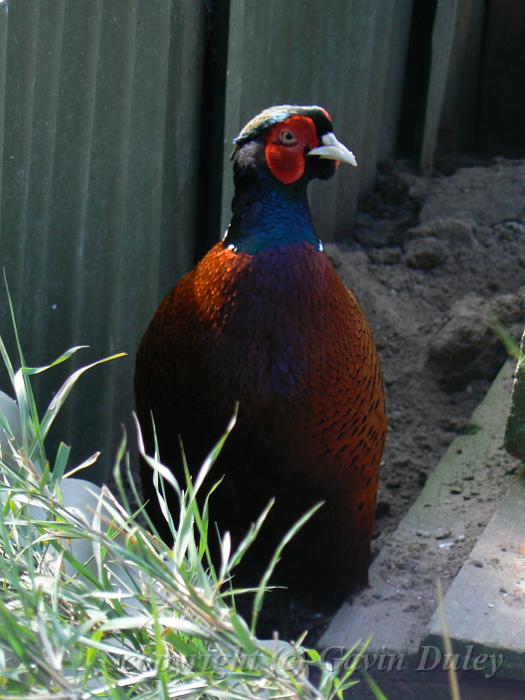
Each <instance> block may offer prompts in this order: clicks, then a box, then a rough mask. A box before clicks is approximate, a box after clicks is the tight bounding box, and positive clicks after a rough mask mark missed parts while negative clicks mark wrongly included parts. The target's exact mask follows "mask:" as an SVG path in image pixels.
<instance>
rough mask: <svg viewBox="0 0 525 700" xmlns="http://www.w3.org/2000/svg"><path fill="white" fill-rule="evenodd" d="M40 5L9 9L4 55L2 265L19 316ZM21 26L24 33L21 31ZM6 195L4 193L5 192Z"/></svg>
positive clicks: (34, 4) (22, 286) (15, 5)
mask: <svg viewBox="0 0 525 700" xmlns="http://www.w3.org/2000/svg"><path fill="white" fill-rule="evenodd" d="M38 15H39V6H38V4H37V3H32V4H31V5H29V6H28V8H27V10H26V8H25V7H23V6H22V5H21V4H13V5H11V7H10V13H9V17H10V19H9V24H10V31H9V34H8V47H7V51H8V55H7V76H6V90H7V95H8V99H7V100H6V112H5V120H6V121H5V132H6V135H7V137H8V139H9V141H10V144H11V146H12V148H11V151H12V152H10V153H9V154H8V156H7V160H6V161H4V167H5V170H4V176H5V177H6V181H5V182H4V187H7V192H8V198H9V199H10V200H11V207H10V220H9V229H10V230H9V235H8V236H6V238H5V239H4V241H3V244H2V252H3V259H4V264H6V267H8V271H7V276H8V282H9V285H10V289H11V294H12V297H13V303H14V305H15V309H17V311H18V314H17V315H18V316H19V317H20V316H21V315H22V314H21V313H20V307H21V298H22V293H23V288H24V284H23V280H22V273H23V251H24V248H25V237H26V230H25V228H26V219H27V211H26V210H27V199H28V185H29V165H30V161H31V135H32V121H33V95H34V84H35V60H36V45H35V42H34V41H33V37H34V36H35V35H36V32H37V26H38ZM22 26H24V28H25V30H26V31H21V29H22ZM4 193H5V190H4Z"/></svg>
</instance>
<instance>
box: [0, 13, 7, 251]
mask: <svg viewBox="0 0 525 700" xmlns="http://www.w3.org/2000/svg"><path fill="white" fill-rule="evenodd" d="M8 17H9V15H8V11H7V5H6V4H4V5H0V246H1V244H2V213H3V196H2V194H3V182H4V179H3V174H4V146H5V110H6V104H7V99H6V78H7V30H8Z"/></svg>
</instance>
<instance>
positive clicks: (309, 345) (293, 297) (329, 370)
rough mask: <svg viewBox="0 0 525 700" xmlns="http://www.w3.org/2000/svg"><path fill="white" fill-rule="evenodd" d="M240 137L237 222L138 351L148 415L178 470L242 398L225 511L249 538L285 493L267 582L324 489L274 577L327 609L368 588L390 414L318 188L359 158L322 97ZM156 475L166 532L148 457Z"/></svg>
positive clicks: (266, 529)
mask: <svg viewBox="0 0 525 700" xmlns="http://www.w3.org/2000/svg"><path fill="white" fill-rule="evenodd" d="M234 143H235V148H234V151H233V154H232V156H231V159H232V161H233V169H234V181H235V195H234V198H233V202H232V212H233V216H232V220H231V224H230V226H229V228H228V230H227V231H226V234H225V236H224V238H223V240H222V241H221V242H220V243H217V244H216V245H215V246H214V247H213V248H212V249H211V250H210V251H209V253H208V254H207V255H206V256H205V257H204V258H203V259H202V260H201V261H200V262H199V263H198V264H197V266H196V267H195V268H194V269H193V270H192V271H191V272H190V273H188V274H187V275H186V276H185V277H183V278H182V279H181V280H180V281H179V283H178V284H177V285H176V286H175V287H174V289H173V290H172V291H171V292H170V293H169V294H168V296H167V297H166V299H165V300H164V302H163V303H162V304H161V306H160V308H159V309H158V311H157V312H156V314H155V316H154V317H153V320H152V321H151V323H150V325H149V328H148V329H147V331H146V333H145V335H144V338H143V339H142V342H141V345H140V348H139V350H138V354H137V362H136V373H135V393H136V404H137V411H138V416H139V421H140V423H141V426H142V429H143V431H144V434H145V438H146V445H147V447H148V448H149V449H150V450H151V451H152V450H153V439H152V431H151V414H152V415H153V417H154V420H155V426H156V431H157V437H158V443H159V450H160V456H161V459H162V461H163V462H164V463H165V464H167V465H169V467H170V468H171V469H172V470H173V471H174V472H176V474H177V475H178V476H179V478H180V477H181V475H182V469H181V455H180V447H179V442H178V435H179V434H180V435H181V436H182V441H183V443H184V447H185V451H186V455H187V457H188V461H189V464H190V468H191V469H193V470H197V469H198V467H199V465H200V464H201V462H202V460H203V459H204V457H205V455H206V454H207V452H208V451H209V450H210V448H211V447H212V446H213V445H214V444H215V443H216V441H217V440H218V439H219V437H220V436H221V435H222V434H223V432H224V429H225V427H226V425H227V423H228V421H229V419H230V418H231V416H232V414H233V411H234V407H235V404H236V402H239V413H238V421H237V425H236V427H235V428H234V430H233V432H232V434H231V435H230V437H229V438H228V440H227V442H226V445H225V447H224V449H223V452H222V453H221V456H220V458H219V460H218V462H217V463H216V465H215V466H214V467H213V471H212V477H213V478H212V480H211V482H210V483H213V481H215V480H216V479H218V478H220V477H221V476H222V475H223V474H224V475H225V478H224V481H223V483H222V484H221V485H220V486H219V488H218V489H217V490H216V491H215V492H214V494H213V497H212V500H211V504H210V512H211V515H212V518H213V519H214V520H216V521H217V523H218V525H219V529H220V530H221V531H225V530H229V531H230V533H231V535H232V538H233V540H234V542H238V541H239V540H240V538H242V537H243V535H244V534H245V533H246V531H247V530H248V528H249V526H250V524H251V523H252V522H253V521H254V520H255V519H256V518H257V516H258V515H259V514H260V512H261V511H262V510H263V509H264V507H265V506H266V505H267V504H268V502H269V501H270V500H271V499H272V498H273V497H275V499H276V502H275V506H274V508H273V509H272V511H271V512H270V515H269V517H268V520H267V522H266V523H265V525H264V526H263V530H262V532H261V535H260V538H259V541H258V542H257V544H256V548H255V550H253V551H252V554H251V556H249V557H248V558H247V561H245V562H244V565H245V566H244V572H245V573H247V575H248V578H250V576H251V581H250V582H251V583H252V584H255V583H256V582H257V580H258V579H257V575H258V574H260V573H261V572H262V571H263V570H264V569H265V568H266V566H267V563H268V561H269V559H270V556H271V554H272V553H273V551H274V549H275V547H276V546H277V544H278V542H279V541H280V540H281V538H282V537H283V535H284V534H285V533H286V532H287V531H288V530H289V528H290V527H291V526H292V525H293V523H294V522H296V521H297V520H298V519H299V518H300V516H301V515H303V514H304V513H305V512H306V511H307V510H308V509H309V508H310V507H311V506H313V505H314V504H315V503H318V502H319V501H324V502H325V504H324V506H323V507H322V508H321V509H320V510H319V511H318V512H317V513H316V514H315V515H314V517H313V518H312V520H311V521H310V522H309V523H308V524H307V525H306V526H305V527H304V529H303V530H302V531H301V532H300V534H299V535H298V536H297V537H296V538H295V539H294V540H292V542H291V543H290V545H289V546H288V547H287V548H286V550H285V552H284V555H283V558H282V561H281V562H280V563H279V565H278V567H277V569H276V572H275V575H274V578H273V579H272V583H275V584H277V585H279V584H284V585H287V586H289V587H290V589H291V592H292V594H295V595H296V596H299V597H303V598H307V599H310V600H311V601H312V602H313V603H314V604H317V605H318V606H319V607H322V608H324V609H328V608H331V607H334V606H335V605H337V604H338V603H339V602H340V601H341V600H342V599H343V598H344V597H345V596H346V595H347V594H348V593H349V592H350V591H351V590H352V589H353V588H355V587H360V586H364V585H366V584H367V579H368V557H369V550H370V540H371V536H372V528H373V522H374V511H375V504H376V492H377V481H378V471H379V464H380V461H381V455H382V452H383V443H384V438H385V432H386V418H385V411H384V395H383V384H382V379H381V373H380V368H379V361H378V356H377V351H376V347H375V344H374V340H373V337H372V333H371V330H370V327H369V325H368V322H367V320H366V318H365V315H364V313H363V311H362V309H361V308H360V306H359V304H358V302H357V301H356V299H355V297H354V296H353V295H352V293H351V292H349V290H348V289H347V288H346V287H345V286H344V284H343V283H342V282H341V280H340V279H339V277H338V276H337V274H336V273H335V271H334V269H333V267H332V265H331V263H330V261H329V260H328V258H327V257H326V255H325V253H324V252H323V245H322V243H321V241H320V240H319V238H318V236H317V234H316V232H315V230H314V227H313V224H312V220H311V217H310V210H309V206H308V200H307V185H308V183H309V182H310V180H312V179H314V178H320V179H322V180H326V179H328V178H330V177H331V176H332V175H333V174H334V173H335V171H336V169H337V166H338V165H339V161H340V162H346V163H350V164H352V165H356V162H355V159H354V156H353V154H352V153H351V152H350V151H349V150H348V149H347V148H346V147H345V146H343V145H342V144H341V143H340V142H339V141H338V140H337V139H336V137H335V135H334V133H333V126H332V121H331V118H330V116H329V115H328V113H327V112H326V110H324V109H322V108H321V107H317V106H308V107H299V106H292V105H281V106H277V107H271V108H270V109H267V110H265V111H263V112H262V113H261V114H259V115H258V116H256V117H255V118H254V119H252V120H251V121H250V122H249V123H248V124H247V125H246V126H245V127H244V129H243V130H242V131H241V133H240V134H239V136H238V137H237V138H236V139H235V142H234ZM142 480H143V485H144V491H145V495H146V497H148V498H150V504H149V513H150V516H151V517H152V518H153V519H154V521H155V522H156V523H157V524H158V525H159V527H160V529H161V530H162V527H163V519H162V515H161V513H160V509H159V508H158V505H157V502H156V498H155V495H154V492H153V489H152V472H151V470H150V469H149V468H148V467H145V466H143V471H142ZM174 505H175V497H174Z"/></svg>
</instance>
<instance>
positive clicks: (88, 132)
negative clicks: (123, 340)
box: [66, 0, 102, 436]
mask: <svg viewBox="0 0 525 700" xmlns="http://www.w3.org/2000/svg"><path fill="white" fill-rule="evenodd" d="M91 7H92V8H94V9H93V13H92V15H91V16H90V19H91V26H90V27H89V28H88V32H89V36H90V37H91V41H90V43H89V51H88V56H87V65H86V80H87V84H88V87H87V90H86V91H85V94H86V104H87V109H86V114H85V121H86V125H87V127H86V129H85V131H84V132H83V134H82V138H81V139H79V142H80V163H79V165H80V182H79V190H78V196H79V202H78V211H77V216H76V219H77V229H76V232H75V233H76V234H77V238H76V245H75V250H74V255H73V259H72V261H71V268H72V274H71V279H72V280H74V286H73V288H72V290H71V296H72V302H73V303H72V308H71V309H70V312H69V317H68V319H67V321H68V326H69V329H70V332H69V338H70V341H69V342H70V343H71V344H72V345H73V344H77V343H78V344H80V343H81V340H80V328H81V324H82V316H81V308H82V306H83V302H84V295H85V280H86V269H85V268H86V265H89V261H88V260H86V258H85V248H86V233H87V222H86V217H87V211H88V196H89V181H90V175H91V155H92V148H93V128H94V117H95V106H96V90H97V69H98V55H99V47H100V32H101V18H102V0H92V2H91ZM80 361H81V360H80V358H75V361H74V364H75V365H78V364H79V363H80ZM79 400H80V398H79V393H78V392H77V394H76V395H75V397H74V400H73V401H72V403H71V406H70V409H69V411H68V413H67V423H66V431H67V434H68V435H69V436H73V435H74V434H75V431H74V426H75V424H77V425H78V423H79V421H81V420H82V414H81V413H79V412H78V410H77V409H78V405H79ZM77 434H78V433H77Z"/></svg>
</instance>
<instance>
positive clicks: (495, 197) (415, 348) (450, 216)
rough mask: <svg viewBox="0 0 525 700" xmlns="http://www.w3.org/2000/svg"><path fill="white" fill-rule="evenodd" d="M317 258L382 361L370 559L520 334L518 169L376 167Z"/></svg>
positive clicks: (302, 615)
mask: <svg viewBox="0 0 525 700" xmlns="http://www.w3.org/2000/svg"><path fill="white" fill-rule="evenodd" d="M326 251H327V254H328V256H329V257H330V259H331V260H332V263H333V264H334V266H335V267H336V269H337V271H338V273H339V275H340V276H341V278H342V279H343V280H344V282H345V283H346V284H347V285H348V287H350V289H352V291H353V292H354V294H355V295H356V297H357V298H358V300H359V302H360V303H361V305H362V306H363V307H364V309H365V311H366V314H367V317H368V319H369V321H370V324H371V326H372V328H373V331H374V335H375V338H376V341H377V345H378V348H379V352H380V355H381V360H382V368H383V377H384V382H385V388H386V399H387V413H388V419H389V433H388V437H387V443H386V448H385V453H384V459H383V464H382V470H381V477H380V484H379V493H378V503H377V514H376V530H375V535H374V540H373V543H372V549H373V551H372V556H375V555H377V553H378V552H379V551H380V549H381V548H382V546H383V545H384V543H385V542H387V541H388V538H389V536H390V535H391V533H392V532H393V531H394V530H395V528H396V527H397V525H398V524H399V522H400V520H401V518H402V517H403V515H404V514H405V512H406V511H407V509H408V507H409V506H410V505H411V504H412V503H413V501H414V500H415V499H416V498H417V495H418V493H419V491H420V490H421V488H422V486H423V485H424V484H425V481H426V479H427V477H428V475H429V474H430V472H431V471H432V470H433V469H434V467H435V466H436V465H437V463H438V461H439V459H440V458H441V456H442V455H443V453H444V452H445V450H446V449H447V447H448V445H449V444H450V442H451V441H452V440H453V439H454V438H455V437H456V436H457V435H458V434H460V433H462V432H464V431H465V430H467V429H468V423H469V418H470V415H471V413H472V411H473V410H474V408H475V407H476V405H477V404H478V403H479V402H480V401H481V400H482V398H483V396H484V395H485V393H486V392H487V390H488V388H489V386H490V384H491V382H492V380H493V379H494V377H495V376H496V374H497V372H498V370H499V369H500V367H501V365H502V364H503V362H504V361H505V359H506V357H507V350H506V348H505V346H504V344H503V342H502V340H501V336H502V334H503V335H506V336H508V337H509V338H512V339H514V340H516V341H517V340H518V339H519V337H520V336H521V333H522V331H523V326H524V323H525V161H511V160H504V159H497V160H494V161H491V162H490V163H487V164H483V165H473V166H469V167H461V168H459V169H457V170H456V171H455V172H454V173H452V174H449V175H443V174H439V173H437V174H434V175H433V176H431V177H421V176H419V175H417V174H415V173H414V172H413V171H412V170H411V169H410V168H409V167H408V166H406V165H405V164H403V163H400V162H396V163H393V164H389V165H387V166H383V168H382V171H381V173H380V175H379V178H378V182H377V186H376V188H375V190H374V191H373V192H372V193H371V194H370V195H368V196H367V197H366V198H365V199H363V201H362V202H361V205H360V211H359V214H358V217H357V222H356V225H355V227H354V230H353V232H352V233H351V235H349V237H348V239H346V240H343V241H339V242H338V243H330V244H327V245H326ZM495 326H496V327H499V333H497V332H495V330H494V328H495ZM487 487H488V488H490V486H489V485H487ZM478 497H479V499H480V502H481V501H482V500H483V498H484V494H483V493H480V494H479V495H478ZM473 544H474V542H472V546H473ZM305 575H307V574H306V572H305ZM326 622H327V621H326V620H324V619H322V618H321V617H320V616H319V615H316V614H312V612H311V611H305V610H303V609H301V608H298V607H297V606H296V607H294V615H293V621H292V630H291V631H292V636H293V633H297V634H298V633H300V632H301V631H302V630H304V629H309V630H310V635H309V636H308V639H307V642H308V643H310V644H312V643H314V642H315V640H316V638H317V637H318V635H319V634H320V633H322V631H323V629H324V627H325V626H326Z"/></svg>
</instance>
